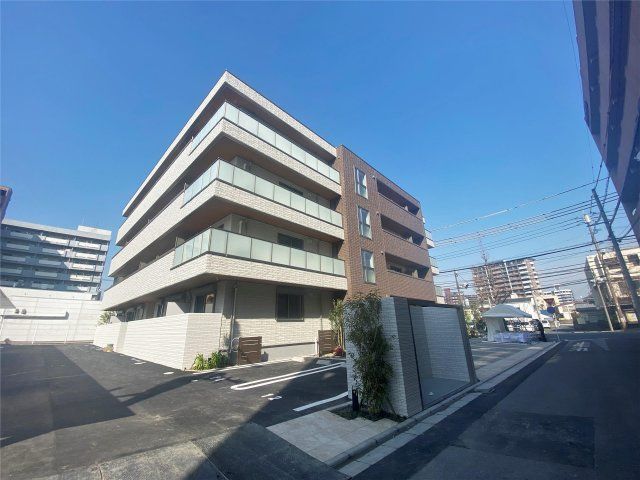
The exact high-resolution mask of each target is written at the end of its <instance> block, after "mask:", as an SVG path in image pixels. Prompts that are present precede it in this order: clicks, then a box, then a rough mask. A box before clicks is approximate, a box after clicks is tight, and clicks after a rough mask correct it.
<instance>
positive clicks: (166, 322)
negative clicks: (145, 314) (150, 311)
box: [94, 313, 222, 369]
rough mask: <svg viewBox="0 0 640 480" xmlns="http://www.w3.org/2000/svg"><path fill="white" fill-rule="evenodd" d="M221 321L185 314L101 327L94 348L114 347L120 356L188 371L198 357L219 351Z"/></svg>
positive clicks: (218, 317)
mask: <svg viewBox="0 0 640 480" xmlns="http://www.w3.org/2000/svg"><path fill="white" fill-rule="evenodd" d="M221 319H222V315H221V314H219V313H185V314H182V315H170V316H167V317H157V318H147V319H144V320H135V321H132V322H122V323H112V324H108V325H99V326H98V327H97V328H96V334H95V341H94V345H97V346H99V347H104V346H105V345H107V344H109V343H111V344H113V346H114V350H115V351H116V352H118V353H122V354H124V355H130V356H132V357H136V358H139V359H141V360H146V361H149V362H154V363H159V364H160V365H166V366H167V367H171V368H177V369H186V368H190V367H191V365H192V364H193V360H194V359H195V356H196V355H197V354H198V353H203V354H204V355H205V356H209V355H210V354H211V352H213V351H215V350H217V349H218V340H219V335H220V322H221Z"/></svg>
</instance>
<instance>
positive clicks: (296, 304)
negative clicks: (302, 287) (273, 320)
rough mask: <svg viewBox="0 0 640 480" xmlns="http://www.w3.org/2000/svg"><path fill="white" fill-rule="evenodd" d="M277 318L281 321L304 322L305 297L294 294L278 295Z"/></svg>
mask: <svg viewBox="0 0 640 480" xmlns="http://www.w3.org/2000/svg"><path fill="white" fill-rule="evenodd" d="M276 304H277V305H276V316H277V319H278V320H279V321H287V320H288V321H292V320H298V321H302V320H304V312H303V305H304V296H303V295H300V294H293V293H278V294H277V298H276Z"/></svg>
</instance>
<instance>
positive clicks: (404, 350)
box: [346, 297, 422, 417]
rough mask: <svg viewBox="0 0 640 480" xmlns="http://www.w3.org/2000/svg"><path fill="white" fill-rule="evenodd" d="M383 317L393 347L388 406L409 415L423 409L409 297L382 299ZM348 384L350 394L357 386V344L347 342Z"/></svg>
mask: <svg viewBox="0 0 640 480" xmlns="http://www.w3.org/2000/svg"><path fill="white" fill-rule="evenodd" d="M380 320H381V322H382V329H383V331H384V334H385V337H386V339H387V341H388V342H389V343H390V344H391V351H390V352H389V353H388V354H387V356H386V360H387V361H388V362H389V363H390V364H391V368H392V370H393V374H392V377H391V380H390V382H389V387H388V389H389V390H388V392H389V400H390V402H391V405H390V406H387V408H386V409H387V410H388V411H391V412H395V413H396V414H398V415H402V416H404V417H409V416H411V415H415V414H416V413H418V412H420V411H421V410H422V400H421V397H420V384H419V381H418V369H417V365H416V357H415V351H414V348H413V338H412V334H411V320H410V318H409V307H408V303H407V300H406V299H403V298H397V297H386V298H383V299H382V304H381V312H380ZM346 349H347V384H348V386H349V388H348V390H349V397H351V390H352V388H353V387H354V384H355V383H354V371H353V366H354V362H353V357H352V356H351V354H352V353H353V352H354V346H353V344H351V343H350V342H347V345H346Z"/></svg>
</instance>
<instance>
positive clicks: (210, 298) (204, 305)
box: [193, 293, 215, 313]
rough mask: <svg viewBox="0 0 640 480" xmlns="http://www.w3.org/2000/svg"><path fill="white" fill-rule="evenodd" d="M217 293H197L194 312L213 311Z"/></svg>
mask: <svg viewBox="0 0 640 480" xmlns="http://www.w3.org/2000/svg"><path fill="white" fill-rule="evenodd" d="M214 301H215V294H213V293H206V294H202V295H196V297H195V299H194V302H193V313H213V304H214Z"/></svg>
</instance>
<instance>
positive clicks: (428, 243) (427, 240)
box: [424, 229, 436, 248]
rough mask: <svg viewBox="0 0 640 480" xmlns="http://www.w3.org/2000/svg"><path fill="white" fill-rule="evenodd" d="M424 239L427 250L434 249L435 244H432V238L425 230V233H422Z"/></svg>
mask: <svg viewBox="0 0 640 480" xmlns="http://www.w3.org/2000/svg"><path fill="white" fill-rule="evenodd" d="M424 239H425V242H426V243H427V246H428V247H429V248H434V247H435V246H436V242H434V240H433V236H432V234H431V231H430V230H426V229H425V231H424Z"/></svg>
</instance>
